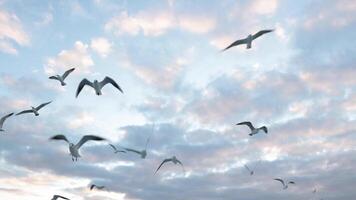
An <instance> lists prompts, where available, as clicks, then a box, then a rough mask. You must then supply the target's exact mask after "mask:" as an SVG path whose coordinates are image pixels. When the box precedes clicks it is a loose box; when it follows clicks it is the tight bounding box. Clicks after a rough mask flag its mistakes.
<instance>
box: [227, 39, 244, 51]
mask: <svg viewBox="0 0 356 200" xmlns="http://www.w3.org/2000/svg"><path fill="white" fill-rule="evenodd" d="M240 44H246V39H242V40H236V41H235V42H233V43H232V44H230V45H229V46H228V47H226V48H225V49H223V50H222V51H226V50H228V49H230V48H231V47H234V46H237V45H240Z"/></svg>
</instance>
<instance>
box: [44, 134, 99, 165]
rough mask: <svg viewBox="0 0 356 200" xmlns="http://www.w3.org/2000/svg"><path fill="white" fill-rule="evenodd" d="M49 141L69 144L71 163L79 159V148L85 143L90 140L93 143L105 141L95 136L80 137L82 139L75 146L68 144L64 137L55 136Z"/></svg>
mask: <svg viewBox="0 0 356 200" xmlns="http://www.w3.org/2000/svg"><path fill="white" fill-rule="evenodd" d="M50 139H51V140H64V141H66V142H67V143H68V144H69V152H70V155H71V156H72V161H74V160H75V161H77V160H78V158H79V157H80V154H79V148H80V147H81V146H82V145H83V144H84V143H86V142H87V141H90V140H94V141H102V140H105V139H104V138H102V137H99V136H95V135H85V136H83V137H82V139H80V141H79V142H78V143H77V144H73V143H71V142H69V140H68V139H67V138H66V136H64V135H55V136H53V137H51V138H50Z"/></svg>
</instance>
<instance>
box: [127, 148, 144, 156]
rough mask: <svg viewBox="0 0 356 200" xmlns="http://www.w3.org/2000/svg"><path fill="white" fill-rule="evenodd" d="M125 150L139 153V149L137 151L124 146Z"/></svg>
mask: <svg viewBox="0 0 356 200" xmlns="http://www.w3.org/2000/svg"><path fill="white" fill-rule="evenodd" d="M124 149H125V150H126V151H131V152H134V153H137V154H140V155H141V151H137V150H135V149H130V148H124Z"/></svg>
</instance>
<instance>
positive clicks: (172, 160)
mask: <svg viewBox="0 0 356 200" xmlns="http://www.w3.org/2000/svg"><path fill="white" fill-rule="evenodd" d="M166 162H173V163H174V164H180V165H181V166H182V168H183V171H185V169H184V166H183V163H182V162H181V161H179V160H178V159H177V158H176V156H173V157H172V158H167V159H164V160H163V161H162V163H161V164H160V165H159V167H158V168H157V170H156V172H155V174H156V173H157V172H158V170H159V169H160V168H161V167H162V165H163V164H164V163H166Z"/></svg>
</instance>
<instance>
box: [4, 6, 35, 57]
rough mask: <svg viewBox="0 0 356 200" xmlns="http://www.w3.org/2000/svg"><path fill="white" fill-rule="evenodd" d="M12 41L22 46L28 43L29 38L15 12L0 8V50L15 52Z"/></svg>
mask: <svg viewBox="0 0 356 200" xmlns="http://www.w3.org/2000/svg"><path fill="white" fill-rule="evenodd" d="M12 42H15V43H17V44H18V45H21V46H24V45H28V44H29V43H30V39H29V36H28V35H27V33H26V32H25V31H24V30H23V28H22V25H21V22H20V20H19V19H18V18H17V16H16V15H15V14H10V13H8V12H6V11H1V10H0V51H2V52H5V53H10V54H17V50H16V48H15V47H14V46H13V44H12Z"/></svg>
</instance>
